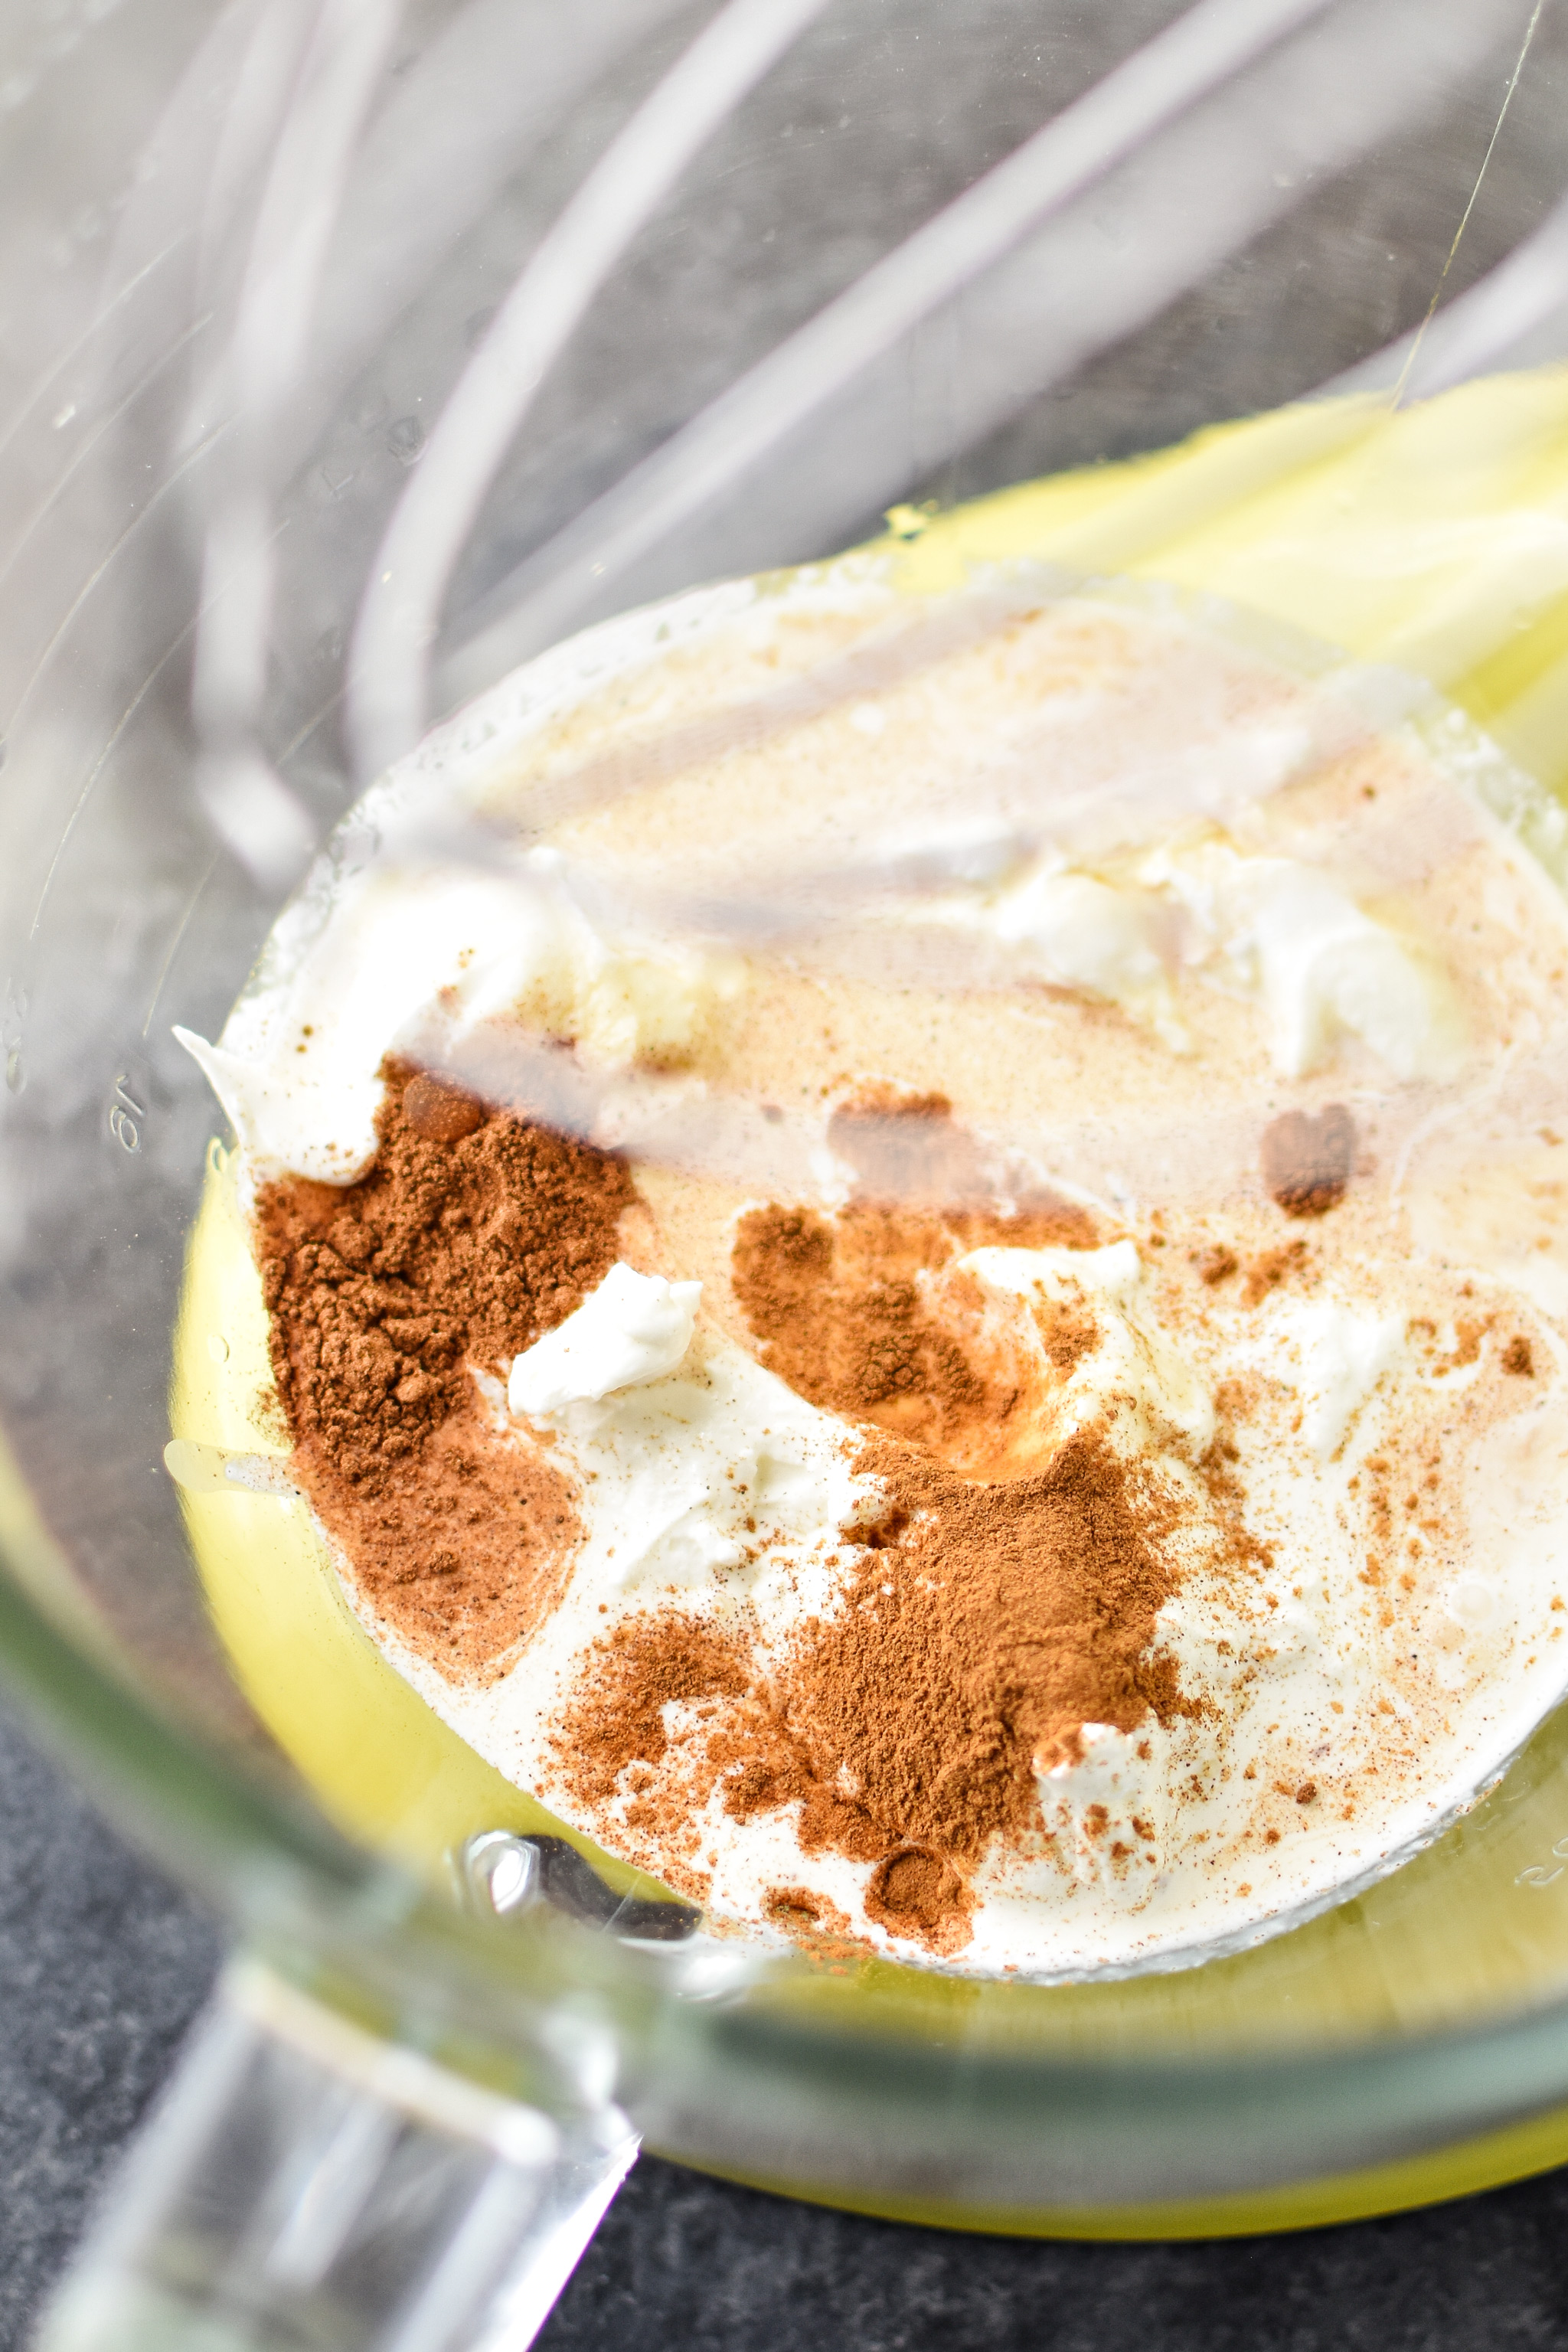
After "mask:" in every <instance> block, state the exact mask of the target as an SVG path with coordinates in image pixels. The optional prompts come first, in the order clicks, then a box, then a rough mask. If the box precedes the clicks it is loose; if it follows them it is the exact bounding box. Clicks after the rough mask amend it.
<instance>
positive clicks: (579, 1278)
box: [256, 1062, 633, 1679]
mask: <svg viewBox="0 0 1568 2352" xmlns="http://www.w3.org/2000/svg"><path fill="white" fill-rule="evenodd" d="M381 1075H382V1076H383V1078H384V1081H385V1086H386V1094H385V1100H384V1106H383V1108H382V1110H381V1112H380V1114H379V1116H378V1118H377V1121H376V1132H377V1135H378V1138H379V1139H380V1149H379V1150H378V1153H377V1156H376V1160H375V1164H374V1167H373V1168H372V1170H371V1171H370V1173H369V1174H368V1175H367V1176H364V1177H362V1178H361V1180H360V1181H359V1182H358V1183H355V1184H349V1185H331V1184H315V1183H310V1182H307V1181H305V1180H303V1179H301V1178H290V1179H289V1180H287V1181H281V1182H277V1183H272V1184H268V1185H267V1186H265V1187H264V1188H263V1189H262V1191H261V1192H260V1194H259V1196H258V1202H257V1212H256V1230H257V1244H258V1256H259V1260H260V1265H261V1276H262V1287H263V1292H264V1295H265V1297H266V1301H267V1306H268V1313H269V1315H270V1318H271V1329H270V1346H271V1357H272V1372H273V1378H274V1380H275V1381H276V1383H277V1388H278V1394H279V1401H280V1402H281V1404H282V1407H283V1411H284V1413H285V1415H286V1417H287V1420H288V1424H289V1434H290V1435H291V1437H292V1438H293V1441H294V1456H293V1467H294V1472H295V1475H296V1476H297V1477H298V1478H299V1479H300V1484H301V1485H302V1486H304V1488H305V1491H306V1492H307V1494H308V1495H309V1496H310V1499H311V1501H312V1503H313V1504H314V1505H315V1506H316V1508H317V1510H318V1511H319V1512H320V1514H321V1517H322V1519H323V1520H324V1521H325V1523H326V1525H327V1527H328V1528H330V1529H331V1533H332V1534H333V1536H334V1537H336V1538H337V1539H338V1540H339V1542H340V1543H341V1544H342V1547H343V1549H345V1551H346V1552H347V1554H348V1556H349V1559H350V1560H351V1563H352V1565H353V1570H354V1573H355V1576H356V1580H357V1581H358V1584H359V1588H360V1591H361V1592H362V1593H363V1596H364V1597H365V1599H366V1600H367V1601H369V1602H370V1604H371V1606H372V1607H373V1608H374V1610H375V1611H376V1612H377V1613H378V1614H379V1615H381V1616H382V1617H383V1618H384V1620H385V1621H386V1622H389V1623H390V1624H392V1625H393V1626H394V1627H395V1629H396V1630H397V1632H398V1633H401V1634H402V1636H403V1637H404V1639H405V1640H406V1641H407V1642H408V1643H410V1644H411V1645H412V1646H413V1647H415V1648H416V1649H417V1650H419V1651H420V1652H421V1653H422V1654H425V1655H426V1656H427V1657H429V1658H430V1659H431V1660H432V1662H433V1663H434V1664H436V1665H437V1667H439V1669H440V1670H441V1672H442V1673H443V1674H446V1675H448V1676H449V1677H451V1678H453V1679H458V1678H460V1677H462V1676H464V1675H473V1674H475V1673H482V1674H486V1675H493V1674H494V1673H496V1672H498V1671H500V1669H501V1666H502V1665H503V1664H504V1662H505V1661H507V1660H508V1659H509V1658H510V1656H511V1655H513V1654H515V1653H516V1651H517V1648H518V1646H519V1644H520V1643H522V1642H523V1641H525V1640H526V1639H527V1637H528V1635H529V1634H530V1633H531V1632H532V1630H533V1629H534V1627H535V1626H536V1625H537V1624H538V1623H539V1622H540V1621H541V1620H542V1618H543V1616H544V1615H545V1614H546V1613H547V1612H548V1611H549V1610H550V1608H551V1607H552V1606H553V1604H554V1602H555V1601H556V1600H557V1599H558V1598H559V1596H560V1591H561V1588H562V1585H563V1581H564V1580H565V1577H566V1574H567V1572H568V1570H569V1568H570V1561H571V1554H572V1550H573V1547H574V1538H575V1535H576V1532H577V1524H578V1523H577V1515H576V1510H575V1498H574V1493H573V1490H572V1486H571V1484H570V1481H569V1480H567V1479H566V1478H565V1477H564V1476H563V1475H562V1474H561V1473H560V1472H559V1471H558V1470H556V1469H554V1468H553V1467H552V1465H550V1464H549V1463H548V1462H547V1461H545V1459H544V1458H543V1457H542V1455H541V1454H536V1453H530V1452H525V1451H523V1450H522V1449H521V1448H517V1447H514V1446H510V1445H501V1444H498V1443H497V1439H496V1435H495V1433H494V1431H493V1430H492V1429H491V1428H490V1426H489V1417H488V1414H487V1412H486V1409H485V1408H484V1406H483V1403H482V1401H481V1400H480V1398H479V1393H478V1391H477V1390H476V1388H475V1385H474V1381H473V1378H472V1374H471V1373H470V1371H469V1370H468V1366H469V1364H475V1365H478V1366H479V1367H481V1368H483V1369H486V1370H490V1371H498V1370H499V1369H500V1364H501V1362H502V1361H504V1360H505V1359H506V1358H508V1357H509V1356H511V1355H513V1354H515V1353H517V1351H518V1350H519V1349H522V1348H525V1347H528V1346H529V1345H531V1342H532V1341H533V1340H534V1339H538V1338H539V1337H540V1336H541V1335H542V1333H543V1332H545V1331H547V1330H549V1329H551V1328H552V1327H553V1326H554V1325H555V1324H557V1323H559V1322H561V1321H562V1320H563V1318H564V1317H566V1316H567V1315H569V1314H570V1313H571V1312H572V1310H573V1308H574V1307H576V1306H577V1305H578V1304H579V1303H580V1302H581V1300H582V1297H584V1293H585V1292H586V1291H588V1290H590V1289H592V1288H593V1286H595V1283H597V1282H599V1281H600V1280H601V1279H602V1278H603V1276H604V1275H605V1273H606V1272H607V1271H608V1269H609V1267H610V1265H612V1264H613V1263H614V1261H615V1257H616V1226H617V1223H618V1220H619V1218H620V1216H621V1213H622V1212H623V1210H624V1209H626V1206H627V1205H628V1204H629V1203H630V1202H631V1200H632V1198H633V1191H632V1184H631V1179H630V1177H629V1176H628V1174H627V1172H626V1168H625V1166H624V1164H623V1163H622V1162H621V1161H620V1160H616V1159H614V1158H613V1157H611V1156H610V1155H608V1154H606V1153H604V1152H600V1151H595V1150H591V1149H590V1148H589V1147H588V1146H586V1145H584V1144H579V1143H575V1142H573V1141H571V1140H569V1139H567V1138H565V1137H563V1136H559V1135H556V1134H553V1133H552V1132H551V1131H549V1130H548V1129H543V1128H538V1127H531V1126H527V1125H525V1124H523V1123H522V1122H521V1121H520V1120H517V1119H515V1118H511V1117H510V1116H509V1115H508V1114H506V1113H502V1112H494V1113H492V1112H490V1111H489V1110H488V1109H487V1108H486V1107H485V1105H483V1104H482V1103H479V1102H478V1101H476V1099H475V1098H474V1097H472V1096H467V1095H463V1094H461V1093H460V1092H459V1091H458V1089H457V1088H455V1087H452V1086H451V1085H450V1084H449V1083H447V1081H445V1080H437V1079H434V1078H431V1077H429V1076H425V1075H424V1074H422V1073H419V1072H417V1071H415V1070H413V1069H412V1068H411V1067H410V1066H408V1065H406V1064H402V1063H395V1062H388V1063H386V1064H384V1066H383V1069H382V1073H381Z"/></svg>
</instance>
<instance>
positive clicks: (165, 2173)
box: [37, 1958, 637, 2352]
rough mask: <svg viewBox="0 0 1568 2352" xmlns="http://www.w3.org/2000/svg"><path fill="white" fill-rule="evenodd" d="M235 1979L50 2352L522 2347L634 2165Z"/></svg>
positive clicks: (302, 2000) (577, 2126)
mask: <svg viewBox="0 0 1568 2352" xmlns="http://www.w3.org/2000/svg"><path fill="white" fill-rule="evenodd" d="M636 2154H637V2137H636V2135H635V2134H634V2132H633V2131H632V2128H631V2126H630V2125H629V2124H628V2123H627V2122H626V2117H625V2116H623V2115H622V2114H621V2113H620V2111H619V2109H618V2108H616V2107H615V2106H614V2105H609V2104H608V2103H607V2102H606V2103H605V2105H603V2106H602V2107H600V2108H599V2109H598V2110H597V2111H595V2112H590V2113H589V2114H587V2115H586V2116H575V2117H574V2118H572V2119H571V2120H570V2121H569V2122H563V2121H561V2120H559V2119H557V2118H555V2117H553V2116H547V2115H545V2114H544V2113H543V2112H542V2110H540V2109H539V2108H536V2107H531V2106H526V2105H522V2104H521V2103H520V2102H518V2101H516V2100H513V2099H510V2098H507V2097H504V2096H502V2095H499V2094H497V2093H495V2092H493V2091H490V2090H487V2089H484V2088H482V2087H480V2086H479V2085H478V2084H474V2083H471V2082H469V2081H468V2080H467V2079H465V2078H464V2077H461V2076H459V2075H458V2074H453V2073H452V2072H450V2071H449V2070H448V2069H447V2068H446V2067H444V2066H442V2065H439V2064H437V2063H436V2062H435V2061H433V2060H432V2059H429V2058H427V2057H426V2056H424V2055H423V2054H422V2053H419V2052H417V2051H414V2050H411V2049H408V2048H406V2047H405V2046H403V2045H401V2044H398V2043H395V2042H386V2041H383V2040H381V2039H379V2038H378V2037H377V2036H376V2035H375V2034H374V2033H372V2032H367V2031H366V2030H365V2029H364V2028H363V2027H362V2026H360V2025H357V2024H355V2023H353V2022H351V2021H349V2020H347V2019H345V2018H343V2017H342V2016H341V2015H340V2014H339V2013H338V2012H337V2011H334V2010H331V2009H329V2008H327V2007H325V2006H324V2005H323V2004H321V2002H319V2001H317V2000H313V1999H311V1998H310V1996H309V1995H307V1994H304V1993H301V1992H300V1991H299V1990H296V1989H295V1988H294V1987H293V1986H291V1985H289V1984H287V1983H285V1982H284V1981H283V1979H281V1978H279V1976H277V1975H275V1974H274V1973H273V1971H272V1970H271V1969H268V1968H267V1967H266V1966H265V1965H264V1964H262V1963H261V1962H259V1961H257V1960H255V1959H250V1958H239V1959H237V1960H236V1961H234V1962H232V1963H231V1964H230V1966H229V1967H228V1969H226V1971H225V1974H224V1977H223V1979H222V1980H221V1982H220V1984H219V1987H218V1990H217V1993H216V1999H215V2000H214V2003H213V2006H212V2008H211V2009H210V2011H208V2013H207V2015H206V2016H205V2019H204V2020H203V2021H201V2023H200V2024H199V2025H198V2026H197V2028H196V2030H195V2033H194V2035H193V2036H192V2039H191V2041H190V2042H189V2043H188V2044H187V2047H186V2050H185V2053H184V2058H183V2060H182V2062H181V2063H180V2065H179V2067H178V2069H177V2071H176V2073H175V2075H174V2080H173V2082H172V2083H171V2084H170V2085H169V2087H168V2089H167V2090H166V2091H165V2093H164V2095H163V2098H162V2100H161V2101H160V2103H159V2105H158V2106H157V2108H156V2109H155V2110H154V2112H153V2116H152V2117H151V2119H150V2121H149V2122H148V2123H147V2124H146V2125H144V2126H143V2127H142V2133H141V2136H140V2137H139V2138H138V2139H137V2140H136V2141H135V2143H134V2144H133V2146H132V2149H131V2152H130V2154H129V2156H128V2157H127V2158H126V2159H125V2161H124V2162H123V2164H122V2165H121V2168H120V2170H119V2172H118V2173H117V2174H116V2175H115V2177H114V2179H112V2181H111V2183H110V2189H109V2192H108V2194H107V2197H106V2199H105V2200H104V2203H103V2205H102V2207H101V2209H100V2212H99V2215H98V2217H97V2219H96V2221H94V2222H93V2223H92V2225H91V2226H90V2227H89V2231H88V2233H87V2236H86V2238H85V2240H84V2242H83V2243H82V2246H81V2248H80V2250H79V2253H78V2255H77V2257H76V2260H75V2262H74V2263H73V2265H72V2267H71V2269H70V2270H69V2271H68V2273H67V2275H66V2278H65V2281H64V2283H63V2284H62V2285H61V2286H60V2288H59V2289H58V2291H57V2293H56V2294H55V2297H54V2299H53V2301H52V2302H51V2303H50V2304H49V2305H48V2306H47V2309H46V2312H45V2315H44V2317H43V2321H42V2325H41V2327H40V2330H39V2334H38V2337H37V2352H154V2347H156V2352H196V2347H200V2352H283V2347H290V2352H298V2347H306V2346H312V2345H320V2346H321V2347H322V2352H327V2347H331V2352H522V2347H525V2346H527V2345H529V2344H531V2342H532V2341H533V2338H534V2336H535V2335H536V2334H537V2333H538V2331H539V2329H540V2327H541V2326H542V2325H543V2323H544V2320H545V2317H546V2315H548V2313H549V2311H550V2309H551V2306H552V2305H553V2303H554V2301H555V2298H556V2296H557V2295H558V2294H560V2292H561V2289H562V2287H563V2285H564V2284H565V2283H566V2280H567V2279H568V2278H569V2277H570V2276H571V2273H572V2272H573V2270H574V2267H575V2265H576V2263H577V2260H578V2258H579V2256H580V2255H581V2253H582V2252H583V2250H584V2247H585V2246H586V2244H587V2242H588V2241H589V2239H590V2238H591V2237H592V2236H593V2234H594V2231H595V2229H596V2227H597V2226H598V2222H599V2220H600V2217H601V2216H602V2214H603V2213H604V2212H605V2208H606V2207H607V2206H608V2205H609V2203H610V2200H611V2199H612V2198H613V2197H614V2196H615V2193H616V2189H618V2188H619V2186H620V2184H621V2181H622V2180H623V2179H624V2178H625V2177H626V2172H627V2170H628V2168H629V2167H630V2165H631V2162H632V2159H633V2158H634V2157H635V2156H636Z"/></svg>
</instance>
